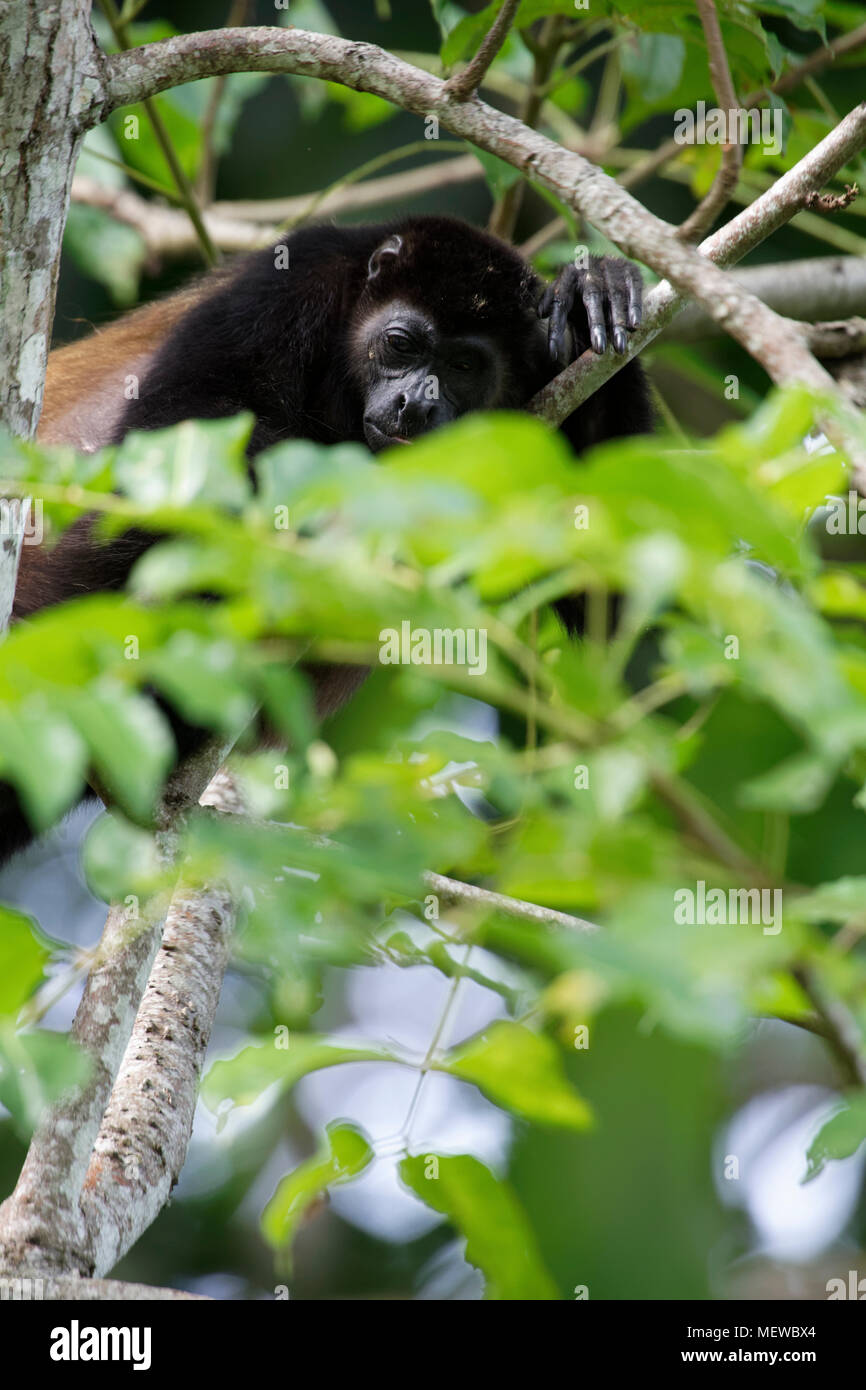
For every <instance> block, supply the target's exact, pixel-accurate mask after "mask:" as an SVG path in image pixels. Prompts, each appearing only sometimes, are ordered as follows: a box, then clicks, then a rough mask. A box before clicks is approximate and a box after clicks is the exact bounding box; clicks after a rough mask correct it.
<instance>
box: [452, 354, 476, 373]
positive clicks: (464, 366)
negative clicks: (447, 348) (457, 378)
mask: <svg viewBox="0 0 866 1390" xmlns="http://www.w3.org/2000/svg"><path fill="white" fill-rule="evenodd" d="M474 366H475V363H474V362H470V361H469V359H468V358H466V357H463V358H461V359H460V361H459V362H452V363H451V370H452V371H454V372H471V371H472V370H473V368H474Z"/></svg>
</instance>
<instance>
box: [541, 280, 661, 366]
mask: <svg viewBox="0 0 866 1390" xmlns="http://www.w3.org/2000/svg"><path fill="white" fill-rule="evenodd" d="M642 301H643V282H642V280H641V277H640V271H639V270H638V268H637V266H636V265H633V264H632V262H631V261H626V260H623V259H622V258H621V257H620V256H590V259H589V265H588V267H586V268H585V269H584V268H579V267H578V266H575V265H566V266H563V268H562V270H561V271H560V272H559V274H558V275H557V277H556V279H555V280H554V282H553V284H552V285H548V287H547V289H546V290H545V291H544V293H543V295H542V296H541V299H540V300H539V301H538V317H539V318H541V319H547V320H548V326H547V345H548V348H549V351H550V355H551V357H552V358H553V360H554V362H556V363H557V364H558V365H559V366H560V367H567V366H568V364H569V362H571V361H573V360H574V358H575V357H579V356H580V354H581V352H582V351H583V350H584V348H585V347H586V346H590V347H591V348H592V350H593V352H598V353H602V352H606V351H607V344H608V337H610V339H611V340H612V342H613V347H614V351H615V352H618V353H623V352H625V351H626V348H627V347H628V333H629V332H632V331H633V330H634V329H635V328H637V326H638V324H639V323H640V321H641V312H642ZM569 329H571V330H572V332H569Z"/></svg>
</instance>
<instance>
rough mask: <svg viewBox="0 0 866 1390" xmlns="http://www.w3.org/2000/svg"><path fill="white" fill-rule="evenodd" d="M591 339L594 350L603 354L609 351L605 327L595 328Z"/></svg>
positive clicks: (590, 336)
mask: <svg viewBox="0 0 866 1390" xmlns="http://www.w3.org/2000/svg"><path fill="white" fill-rule="evenodd" d="M589 341H590V342H591V343H592V350H593V352H597V353H599V354H601V353H603V352H606V351H607V334H606V333H605V331H604V329H603V328H594V329H593V330H592V332H591V333H590V335H589Z"/></svg>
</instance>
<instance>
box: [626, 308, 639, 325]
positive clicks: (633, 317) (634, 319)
mask: <svg viewBox="0 0 866 1390" xmlns="http://www.w3.org/2000/svg"><path fill="white" fill-rule="evenodd" d="M639 323H640V314H639V313H638V312H637V311H636V310H632V311H631V312H630V314H629V316H628V326H629V328H637V326H638V324H639Z"/></svg>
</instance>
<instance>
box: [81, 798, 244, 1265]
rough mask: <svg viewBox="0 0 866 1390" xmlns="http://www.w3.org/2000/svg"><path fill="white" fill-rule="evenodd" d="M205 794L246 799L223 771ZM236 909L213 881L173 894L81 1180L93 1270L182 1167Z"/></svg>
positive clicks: (116, 1252) (133, 1235)
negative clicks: (90, 1155) (203, 885)
mask: <svg viewBox="0 0 866 1390" xmlns="http://www.w3.org/2000/svg"><path fill="white" fill-rule="evenodd" d="M201 800H202V804H203V805H208V806H215V807H216V808H217V809H219V810H221V811H224V812H225V811H227V812H230V813H233V814H239V813H241V812H242V811H243V809H244V807H243V803H242V802H241V799H240V796H239V795H238V792H237V789H236V787H235V785H234V782H233V781H232V779H231V777H230V776H229V775H228V774H227V773H225V772H221V773H218V774H217V776H216V777H215V778H214V780H213V781H212V782H211V784H210V786H209V787H208V789H207V791H206V792H205V793H204V795H203V796H202V798H201ZM235 917H236V903H235V902H234V901H233V899H232V897H231V894H230V893H229V892H228V890H227V889H226V888H225V887H222V886H220V885H218V884H209V885H208V886H207V888H204V889H201V890H200V891H197V892H179V893H177V894H175V897H174V898H173V900H172V904H171V908H170V909H169V913H168V917H167V919H166V924H165V932H164V935H163V941H162V946H161V947H160V950H159V952H158V954H157V957H156V961H155V963H154V966H153V970H152V971H151V975H150V979H149V980H148V983H147V988H146V990H145V992H144V997H143V999H142V1001H141V1007H140V1009H139V1011H138V1015H137V1017H136V1020H135V1027H134V1029H133V1031H132V1036H131V1038H130V1040H129V1045H128V1047H127V1049H126V1054H125V1056H124V1058H123V1065H122V1066H121V1068H120V1071H119V1073H118V1076H117V1081H116V1082H115V1085H114V1089H113V1091H112V1093H111V1099H110V1101H109V1103H108V1107H107V1109H106V1111H105V1115H104V1118H103V1120H102V1124H101V1126H100V1129H99V1135H98V1137H97V1139H96V1143H95V1144H94V1147H93V1156H92V1158H91V1161H90V1165H89V1167H88V1170H87V1177H86V1179H85V1182H84V1191H83V1195H82V1198H81V1212H82V1216H83V1223H84V1232H85V1239H86V1246H85V1249H84V1251H83V1252H82V1253H83V1255H84V1258H83V1259H82V1260H81V1261H80V1263H81V1264H82V1265H83V1266H84V1267H85V1268H87V1269H89V1270H92V1271H93V1272H94V1273H96V1274H106V1273H107V1272H108V1271H109V1270H111V1269H113V1268H114V1266H115V1265H116V1264H117V1261H118V1260H119V1259H120V1258H121V1256H122V1255H124V1254H125V1253H126V1251H127V1250H129V1249H131V1247H132V1246H133V1245H134V1244H135V1242H136V1241H137V1240H138V1238H139V1236H141V1235H142V1233H143V1232H144V1231H146V1230H147V1228H148V1227H149V1226H150V1225H151V1224H152V1222H153V1221H154V1220H155V1219H156V1217H157V1216H158V1215H159V1213H160V1211H161V1210H162V1208H163V1207H164V1206H165V1203H166V1202H167V1201H168V1198H169V1195H170V1193H171V1189H172V1188H173V1187H174V1185H175V1183H176V1182H177V1180H178V1178H179V1176H180V1172H181V1169H182V1167H183V1164H184V1161H185V1159H186V1151H187V1146H188V1144H189V1136H190V1133H191V1131H192V1121H193V1114H194V1112H195V1104H196V1097H197V1094H198V1082H199V1077H200V1075H201V1068H202V1063H203V1061H204V1054H205V1050H206V1048H207V1044H208V1040H209V1038H210V1034H211V1028H212V1026H213V1020H214V1015H215V1013H216V1007H217V1004H218V1002H219V996H220V990H221V988H222V981H223V976H224V975H225V971H226V966H227V965H228V960H229V951H230V946H231V937H232V932H233V929H234V924H235Z"/></svg>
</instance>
